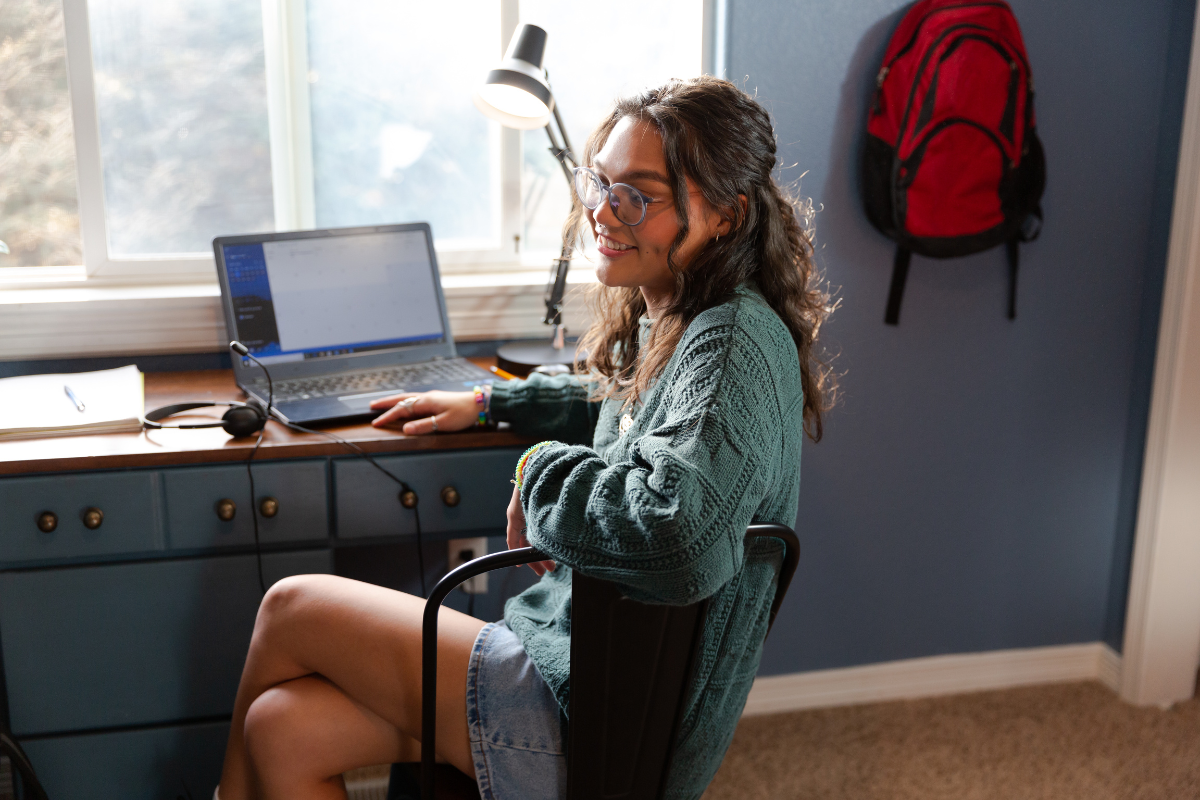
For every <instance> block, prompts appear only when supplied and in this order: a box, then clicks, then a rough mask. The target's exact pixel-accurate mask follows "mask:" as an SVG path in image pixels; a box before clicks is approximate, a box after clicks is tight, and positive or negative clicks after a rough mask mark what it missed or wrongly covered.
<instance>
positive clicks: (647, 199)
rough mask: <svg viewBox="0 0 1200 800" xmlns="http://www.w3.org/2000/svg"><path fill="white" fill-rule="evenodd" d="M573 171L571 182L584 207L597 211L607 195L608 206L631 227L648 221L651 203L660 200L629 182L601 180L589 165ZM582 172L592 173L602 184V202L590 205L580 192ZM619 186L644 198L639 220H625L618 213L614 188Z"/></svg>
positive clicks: (594, 178)
mask: <svg viewBox="0 0 1200 800" xmlns="http://www.w3.org/2000/svg"><path fill="white" fill-rule="evenodd" d="M571 172H572V180H571V183H572V185H573V186H574V187H575V196H576V197H578V198H579V202H581V203H583V207H584V208H586V209H587V210H588V211H595V210H596V209H597V208H599V207H600V205H601V203H603V202H604V197H605V196H607V197H608V207H609V208H611V209H612V212H613V216H614V217H616V218H617V220H618V221H619V222H620V223H621V224H622V225H627V226H629V227H630V228H633V227H636V226H638V225H641V224H642V223H643V222H645V221H646V211H647V210H648V209H649V207H650V204H651V203H656V202H658V201H657V200H655V199H654V198H653V197H651V196H650V195H648V194H646V193H645V192H643V191H642V190H641V189H639V188H637V187H636V186H630V185H629V184H628V183H613V184H608V183H605V182H604V181H602V180H600V176H599V175H597V174H596V173H595V172H593V171H592V170H590V169H588V168H587V167H576V168H575V169H573V170H571ZM581 172H586V173H587V174H588V175H590V176H591V177H592V179H593V180H595V181H596V183H598V184H599V185H600V202H599V203H596V205H594V206H589V205H588V204H587V200H586V199H584V197H583V195H582V194H580V192H579V173H581ZM618 186H624V187H625V188H626V189H628V190H629V191H631V192H633V193H634V194H636V195H637V196H638V197H640V198H641V199H642V216H641V217H640V218H639V219H638V221H637V222H626V221H625V220H623V219H621V217H620V215H619V214H618V213H617V203H615V202H613V199H614V198H613V189H615V188H617V187H618Z"/></svg>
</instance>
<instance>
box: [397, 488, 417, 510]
mask: <svg viewBox="0 0 1200 800" xmlns="http://www.w3.org/2000/svg"><path fill="white" fill-rule="evenodd" d="M400 505H402V506H404V507H405V508H416V507H417V493H416V492H414V491H413V490H412V489H405V490H404V491H403V492H401V493H400Z"/></svg>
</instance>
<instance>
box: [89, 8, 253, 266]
mask: <svg viewBox="0 0 1200 800" xmlns="http://www.w3.org/2000/svg"><path fill="white" fill-rule="evenodd" d="M88 24H89V26H90V28H91V35H92V62H93V68H92V75H93V79H94V81H95V85H96V109H97V114H98V116H99V121H100V159H101V162H102V163H103V165H104V199H105V204H104V206H105V214H106V219H105V221H106V223H107V224H106V226H105V227H106V229H107V231H108V250H109V254H110V257H114V258H120V257H124V256H130V255H133V256H138V255H149V254H162V253H205V252H212V240H213V238H214V237H216V236H221V235H224V234H239V233H258V232H261V231H271V230H274V229H275V205H274V198H273V196H272V192H271V144H270V135H269V129H268V125H267V82H266V62H265V61H264V56H263V28H262V8H261V6H260V5H259V3H257V2H247V0H170V2H162V0H89V2H88ZM89 208H90V207H89Z"/></svg>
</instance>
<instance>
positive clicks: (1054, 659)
mask: <svg viewBox="0 0 1200 800" xmlns="http://www.w3.org/2000/svg"><path fill="white" fill-rule="evenodd" d="M1120 675H1121V656H1120V655H1118V654H1117V653H1116V652H1114V651H1113V650H1112V648H1110V647H1109V646H1108V645H1106V644H1104V643H1103V642H1089V643H1087V644H1068V645H1059V646H1055V647H1034V648H1029V649H1025V650H997V651H994V652H990V653H967V654H963V655H947V656H930V657H927V658H912V659H907V660H904V661H889V662H886V663H883V664H868V665H866V666H861V667H845V668H843V669H827V670H819V671H815V672H797V673H793V674H790V675H769V676H766V677H762V678H758V679H756V680H755V681H754V687H753V688H752V689H751V690H750V697H749V698H748V699H747V700H746V709H745V711H743V712H742V713H743V715H744V716H757V715H759V714H778V713H781V712H785V711H800V710H803V709H808V708H828V707H831V706H848V705H858V704H861V703H877V702H883V701H887V700H912V699H916V698H919V697H937V696H942V695H951V694H963V693H966V692H980V691H988V690H992V689H1011V688H1013V687H1016V686H1035V685H1038V684H1044V683H1065V682H1069V681H1084V680H1099V681H1100V682H1101V683H1103V684H1104V685H1105V686H1108V687H1109V688H1110V689H1113V690H1114V691H1116V689H1117V686H1118V684H1119V682H1120Z"/></svg>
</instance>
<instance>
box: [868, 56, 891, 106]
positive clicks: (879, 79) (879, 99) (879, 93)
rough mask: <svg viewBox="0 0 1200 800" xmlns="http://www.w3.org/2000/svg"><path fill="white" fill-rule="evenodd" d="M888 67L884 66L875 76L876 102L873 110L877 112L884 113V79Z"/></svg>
mask: <svg viewBox="0 0 1200 800" xmlns="http://www.w3.org/2000/svg"><path fill="white" fill-rule="evenodd" d="M888 69H889V68H888V67H886V66H885V67H883V69H881V70H879V74H878V75H876V76H875V104H874V105H873V106H872V111H873V112H874V113H876V114H882V113H883V80H884V78H886V77H887V74H888Z"/></svg>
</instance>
